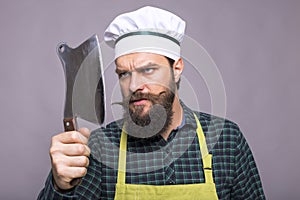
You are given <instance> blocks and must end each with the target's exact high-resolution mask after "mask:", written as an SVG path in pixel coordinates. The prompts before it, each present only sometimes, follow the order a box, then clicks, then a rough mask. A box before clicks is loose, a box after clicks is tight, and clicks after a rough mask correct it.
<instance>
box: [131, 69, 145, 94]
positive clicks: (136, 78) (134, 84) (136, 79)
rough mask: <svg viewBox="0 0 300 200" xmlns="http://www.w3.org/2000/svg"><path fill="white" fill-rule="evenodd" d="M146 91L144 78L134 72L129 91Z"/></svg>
mask: <svg viewBox="0 0 300 200" xmlns="http://www.w3.org/2000/svg"><path fill="white" fill-rule="evenodd" d="M143 89H144V81H143V77H142V76H140V75H139V73H136V72H132V74H131V79H130V84H129V90H130V92H132V93H133V92H136V91H138V90H143Z"/></svg>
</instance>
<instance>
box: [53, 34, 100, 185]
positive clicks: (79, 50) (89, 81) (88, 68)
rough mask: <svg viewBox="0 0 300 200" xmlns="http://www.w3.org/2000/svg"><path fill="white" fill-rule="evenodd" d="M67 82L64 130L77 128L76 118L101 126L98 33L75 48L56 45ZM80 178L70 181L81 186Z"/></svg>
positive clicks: (63, 44) (62, 44)
mask: <svg viewBox="0 0 300 200" xmlns="http://www.w3.org/2000/svg"><path fill="white" fill-rule="evenodd" d="M57 54H58V57H59V59H60V61H61V63H62V66H63V69H64V75H65V81H66V98H65V109H64V119H63V125H64V129H65V131H74V130H77V128H78V127H77V121H76V118H77V117H79V118H81V119H83V120H86V121H88V122H91V123H93V124H98V125H101V124H102V123H103V122H104V117H105V91H104V77H103V74H104V72H103V65H102V57H101V51H100V45H99V41H98V37H97V35H93V36H92V37H90V38H89V39H87V40H86V41H84V42H83V43H82V44H80V45H79V46H78V47H76V48H71V47H69V46H68V45H67V44H66V43H60V44H59V45H58V46H57ZM80 181H81V178H76V179H73V180H72V181H71V183H70V184H71V185H73V186H75V185H78V184H79V183H80Z"/></svg>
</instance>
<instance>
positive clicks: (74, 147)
mask: <svg viewBox="0 0 300 200" xmlns="http://www.w3.org/2000/svg"><path fill="white" fill-rule="evenodd" d="M61 153H62V154H64V155H66V156H90V154H91V150H90V148H89V147H88V146H87V145H85V144H78V143H76V144H63V145H61Z"/></svg>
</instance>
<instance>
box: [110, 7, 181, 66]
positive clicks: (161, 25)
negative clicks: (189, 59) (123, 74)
mask: <svg viewBox="0 0 300 200" xmlns="http://www.w3.org/2000/svg"><path fill="white" fill-rule="evenodd" d="M184 30H185V21H183V20H182V19H181V18H180V17H178V16H176V15H175V14H173V13H171V12H169V11H166V10H162V9H160V8H155V7H151V6H146V7H143V8H140V9H138V10H135V11H133V12H129V13H124V14H121V15H119V16H117V17H116V18H115V19H114V20H113V21H112V22H111V24H110V25H109V26H108V27H107V29H106V31H105V33H104V40H105V42H106V43H107V44H108V45H109V46H111V47H113V48H114V49H115V59H116V58H118V57H120V56H122V55H126V54H130V53H136V52H150V53H156V54H160V55H164V56H167V57H169V58H171V59H173V60H175V61H176V60H178V59H179V58H180V43H181V42H182V40H183V36H184Z"/></svg>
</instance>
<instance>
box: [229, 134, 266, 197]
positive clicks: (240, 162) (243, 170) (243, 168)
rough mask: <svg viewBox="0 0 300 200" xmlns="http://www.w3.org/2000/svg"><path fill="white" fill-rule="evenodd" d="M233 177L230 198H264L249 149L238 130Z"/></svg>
mask: <svg viewBox="0 0 300 200" xmlns="http://www.w3.org/2000/svg"><path fill="white" fill-rule="evenodd" d="M236 145H237V147H236V150H235V178H234V181H233V188H232V191H231V199H242V200H247V199H249V200H252V199H256V200H264V199H265V195H264V192H263V188H262V183H261V180H260V177H259V173H258V170H257V167H256V164H255V161H254V157H253V155H252V152H251V149H250V147H249V145H248V144H247V141H246V139H245V137H244V136H243V135H242V133H241V132H240V131H239V132H238V135H237V137H236Z"/></svg>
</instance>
